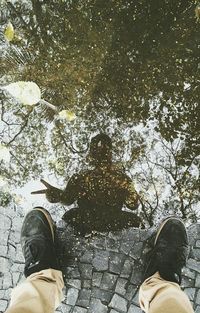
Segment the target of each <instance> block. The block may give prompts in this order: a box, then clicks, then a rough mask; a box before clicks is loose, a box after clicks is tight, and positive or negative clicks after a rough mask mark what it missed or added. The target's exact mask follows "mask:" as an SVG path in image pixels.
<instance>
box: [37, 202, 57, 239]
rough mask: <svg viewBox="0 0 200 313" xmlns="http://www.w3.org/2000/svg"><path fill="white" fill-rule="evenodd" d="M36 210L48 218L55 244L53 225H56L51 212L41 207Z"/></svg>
mask: <svg viewBox="0 0 200 313" xmlns="http://www.w3.org/2000/svg"><path fill="white" fill-rule="evenodd" d="M34 210H37V211H40V212H42V213H43V214H44V216H45V217H46V220H47V222H48V224H49V227H50V230H51V234H52V239H53V242H54V240H55V232H54V226H53V225H54V224H55V223H54V221H53V219H52V217H51V215H50V214H49V212H48V211H47V210H46V209H44V208H41V207H36V208H34Z"/></svg>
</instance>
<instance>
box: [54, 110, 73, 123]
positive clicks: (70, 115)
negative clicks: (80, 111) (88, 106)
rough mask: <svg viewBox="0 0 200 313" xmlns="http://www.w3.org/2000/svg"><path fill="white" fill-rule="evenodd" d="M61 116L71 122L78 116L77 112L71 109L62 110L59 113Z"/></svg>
mask: <svg viewBox="0 0 200 313" xmlns="http://www.w3.org/2000/svg"><path fill="white" fill-rule="evenodd" d="M58 115H59V117H60V118H63V119H66V120H67V121H69V122H72V121H73V120H75V118H76V114H75V113H74V112H72V111H69V110H62V111H60V112H59V113H58Z"/></svg>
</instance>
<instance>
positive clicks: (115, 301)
mask: <svg viewBox="0 0 200 313" xmlns="http://www.w3.org/2000/svg"><path fill="white" fill-rule="evenodd" d="M127 304H128V301H127V300H126V299H124V298H123V297H121V296H119V295H117V294H114V296H113V297H112V300H111V302H110V303H109V305H108V306H109V307H111V308H113V309H116V310H119V311H122V312H127Z"/></svg>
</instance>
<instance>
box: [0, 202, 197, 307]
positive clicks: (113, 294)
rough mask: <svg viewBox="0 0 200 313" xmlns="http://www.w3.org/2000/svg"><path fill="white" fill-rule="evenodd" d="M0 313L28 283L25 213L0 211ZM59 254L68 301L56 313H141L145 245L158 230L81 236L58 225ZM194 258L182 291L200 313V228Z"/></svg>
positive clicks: (193, 240)
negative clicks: (16, 288)
mask: <svg viewBox="0 0 200 313" xmlns="http://www.w3.org/2000/svg"><path fill="white" fill-rule="evenodd" d="M0 215H1V216H0V221H1V222H0V231H1V243H0V263H1V273H0V299H1V300H0V312H4V311H5V310H6V308H7V307H8V304H9V299H10V293H11V291H12V289H13V287H14V286H16V284H18V283H19V282H21V281H23V280H24V276H23V268H24V259H23V255H22V251H21V247H20V227H21V224H22V221H23V215H24V214H22V213H21V214H19V212H16V211H14V210H11V209H6V210H5V209H3V208H1V209H0ZM58 226H60V228H59V229H58V239H59V247H58V249H59V254H60V257H61V258H62V264H63V266H64V281H65V285H66V288H65V299H64V301H63V302H62V304H61V305H60V307H59V308H58V309H57V311H56V312H65V313H68V312H69V313H87V312H88V313H92V312H98V313H107V312H108V313H117V312H119V313H126V312H127V313H139V312H141V310H140V308H139V307H138V287H139V285H140V281H141V276H142V272H143V265H142V257H143V252H144V251H145V246H144V242H145V240H146V239H147V238H148V237H149V236H150V235H151V234H152V232H153V230H154V229H149V230H139V229H134V228H129V229H127V230H124V231H118V232H109V233H96V234H93V235H92V236H90V237H88V238H81V237H78V236H76V235H75V234H74V233H73V232H72V230H71V229H70V228H69V227H68V228H62V227H63V225H61V224H60V223H58ZM188 234H189V240H190V245H191V249H190V255H189V259H188V262H187V267H186V268H184V271H183V281H182V287H183V289H184V290H185V292H186V293H187V294H188V296H189V298H190V300H191V301H192V304H193V307H194V309H195V313H199V312H200V224H193V225H191V226H190V227H189V228H188Z"/></svg>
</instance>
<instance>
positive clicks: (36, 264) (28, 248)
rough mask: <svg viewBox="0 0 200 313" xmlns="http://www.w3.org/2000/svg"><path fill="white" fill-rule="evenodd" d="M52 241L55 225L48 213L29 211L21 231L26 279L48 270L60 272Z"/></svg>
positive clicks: (37, 210) (39, 209) (45, 211)
mask: <svg viewBox="0 0 200 313" xmlns="http://www.w3.org/2000/svg"><path fill="white" fill-rule="evenodd" d="M54 239H55V225H54V222H53V220H52V218H51V215H50V214H49V212H48V211H47V210H45V209H44V208H40V207H38V208H35V209H33V210H32V211H30V212H29V213H28V214H27V215H26V217H25V219H24V222H23V225H22V230H21V246H22V251H23V254H24V258H25V270H24V275H25V276H26V277H27V276H29V275H31V274H33V273H35V272H39V271H41V270H44V269H48V268H53V269H57V270H60V267H59V264H58V260H57V258H56V252H55V245H54Z"/></svg>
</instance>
